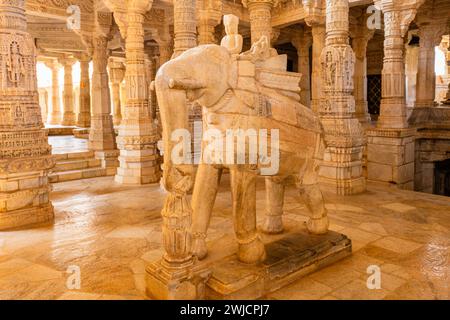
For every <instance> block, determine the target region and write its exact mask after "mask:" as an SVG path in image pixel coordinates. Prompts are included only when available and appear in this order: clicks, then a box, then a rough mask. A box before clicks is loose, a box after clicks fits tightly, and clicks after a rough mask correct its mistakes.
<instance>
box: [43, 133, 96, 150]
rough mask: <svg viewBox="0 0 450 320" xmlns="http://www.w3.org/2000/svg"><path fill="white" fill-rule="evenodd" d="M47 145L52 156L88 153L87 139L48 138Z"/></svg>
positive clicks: (68, 137) (70, 137)
mask: <svg viewBox="0 0 450 320" xmlns="http://www.w3.org/2000/svg"><path fill="white" fill-rule="evenodd" d="M48 143H49V144H50V145H51V146H52V154H61V153H74V152H84V151H88V141H87V139H80V138H75V137H74V136H49V137H48Z"/></svg>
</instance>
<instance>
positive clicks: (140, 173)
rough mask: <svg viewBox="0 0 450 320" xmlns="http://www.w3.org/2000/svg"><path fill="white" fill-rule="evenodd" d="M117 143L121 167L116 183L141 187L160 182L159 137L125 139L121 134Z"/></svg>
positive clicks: (118, 169) (118, 170)
mask: <svg viewBox="0 0 450 320" xmlns="http://www.w3.org/2000/svg"><path fill="white" fill-rule="evenodd" d="M136 141H137V142H139V144H136ZM117 143H118V145H119V148H120V156H119V162H120V166H119V168H117V175H116V177H115V181H116V182H118V183H122V184H134V185H140V184H148V183H155V182H158V181H159V179H160V170H159V168H158V166H159V164H158V153H157V152H158V151H157V147H156V144H157V137H155V136H143V137H141V138H140V137H124V136H120V134H119V136H118V138H117Z"/></svg>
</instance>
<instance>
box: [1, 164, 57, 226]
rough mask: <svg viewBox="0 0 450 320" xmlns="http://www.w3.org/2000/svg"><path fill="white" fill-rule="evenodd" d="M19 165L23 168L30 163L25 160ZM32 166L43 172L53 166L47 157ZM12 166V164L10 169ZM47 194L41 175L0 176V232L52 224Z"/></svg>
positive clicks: (47, 184)
mask: <svg viewBox="0 0 450 320" xmlns="http://www.w3.org/2000/svg"><path fill="white" fill-rule="evenodd" d="M18 161H20V160H18ZM22 161H23V165H24V166H25V165H27V164H29V163H30V162H29V161H30V160H28V159H25V160H22ZM33 163H35V164H36V165H39V166H40V167H41V168H42V169H43V170H47V169H48V168H50V167H53V165H54V164H53V159H52V158H51V157H46V158H41V159H40V160H39V161H36V162H33ZM13 166H14V163H13V164H12V165H11V167H13ZM18 166H20V164H18ZM0 171H1V170H0ZM50 190H51V186H50V185H49V183H48V177H47V176H46V175H43V174H42V171H32V172H26V173H18V172H17V173H9V174H7V175H1V176H0V230H6V229H15V228H22V227H29V226H33V225H39V224H46V223H51V222H53V206H52V204H51V202H50V201H49V192H50Z"/></svg>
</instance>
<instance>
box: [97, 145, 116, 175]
mask: <svg viewBox="0 0 450 320" xmlns="http://www.w3.org/2000/svg"><path fill="white" fill-rule="evenodd" d="M118 156H119V150H116V149H115V150H104V151H96V152H95V159H99V160H101V161H102V168H104V169H106V175H107V176H113V175H115V174H116V173H117V167H118V166H119V160H118V159H117V158H118Z"/></svg>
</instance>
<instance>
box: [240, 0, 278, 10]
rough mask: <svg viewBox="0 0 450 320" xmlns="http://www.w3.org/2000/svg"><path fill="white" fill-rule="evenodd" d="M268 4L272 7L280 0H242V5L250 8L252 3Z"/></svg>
mask: <svg viewBox="0 0 450 320" xmlns="http://www.w3.org/2000/svg"><path fill="white" fill-rule="evenodd" d="M255 4H256V5H268V6H271V7H275V6H277V5H278V0H242V5H243V6H244V7H245V8H248V7H249V6H252V5H255Z"/></svg>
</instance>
